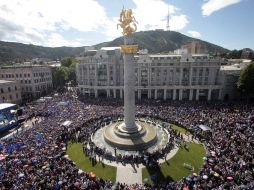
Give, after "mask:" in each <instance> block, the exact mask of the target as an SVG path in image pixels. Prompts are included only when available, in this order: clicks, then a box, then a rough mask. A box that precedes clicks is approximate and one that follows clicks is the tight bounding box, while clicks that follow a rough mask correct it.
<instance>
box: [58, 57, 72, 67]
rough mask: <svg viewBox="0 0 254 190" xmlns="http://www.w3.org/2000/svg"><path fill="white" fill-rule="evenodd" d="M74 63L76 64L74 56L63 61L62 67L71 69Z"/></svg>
mask: <svg viewBox="0 0 254 190" xmlns="http://www.w3.org/2000/svg"><path fill="white" fill-rule="evenodd" d="M72 63H76V58H75V57H74V56H71V57H65V58H63V59H62V60H61V65H62V66H64V67H70V66H71V64H72Z"/></svg>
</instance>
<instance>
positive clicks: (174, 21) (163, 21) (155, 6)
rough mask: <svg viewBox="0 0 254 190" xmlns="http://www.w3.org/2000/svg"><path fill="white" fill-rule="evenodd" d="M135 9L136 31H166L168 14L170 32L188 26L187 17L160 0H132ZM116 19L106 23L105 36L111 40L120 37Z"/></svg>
mask: <svg viewBox="0 0 254 190" xmlns="http://www.w3.org/2000/svg"><path fill="white" fill-rule="evenodd" d="M133 2H134V4H135V7H134V8H133V15H134V17H135V18H136V20H137V22H138V25H137V28H138V29H137V30H138V31H144V30H154V29H166V25H167V16H168V12H169V15H170V20H169V25H170V30H181V29H183V28H185V27H186V25H187V24H188V19H187V16H186V15H184V14H180V13H179V11H180V10H179V9H178V8H177V7H175V6H174V5H171V4H166V3H165V2H164V1H162V0H133ZM118 19H119V18H118V17H114V18H112V19H110V20H108V22H107V26H106V31H105V34H106V35H107V36H108V37H109V38H108V39H109V40H111V39H113V38H115V37H118V36H121V30H120V29H119V30H117V28H116V25H117V23H118Z"/></svg>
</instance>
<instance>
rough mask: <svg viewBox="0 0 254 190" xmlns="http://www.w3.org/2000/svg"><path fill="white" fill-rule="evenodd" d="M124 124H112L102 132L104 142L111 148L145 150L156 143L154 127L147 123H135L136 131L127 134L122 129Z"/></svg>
mask: <svg viewBox="0 0 254 190" xmlns="http://www.w3.org/2000/svg"><path fill="white" fill-rule="evenodd" d="M122 125H124V123H120V122H118V123H114V124H111V125H109V126H107V127H106V128H105V130H104V134H103V135H104V140H105V141H106V142H107V143H108V144H109V145H111V146H113V147H117V148H118V149H121V150H132V151H138V150H145V149H147V148H149V147H150V146H152V145H153V144H154V143H156V142H157V133H156V130H155V129H154V127H153V126H152V125H150V124H147V123H142V124H139V123H136V126H137V128H138V131H136V132H133V133H131V132H129V131H124V130H123V129H122Z"/></svg>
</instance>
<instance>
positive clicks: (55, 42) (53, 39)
mask: <svg viewBox="0 0 254 190" xmlns="http://www.w3.org/2000/svg"><path fill="white" fill-rule="evenodd" d="M46 45H47V46H50V47H60V46H72V47H77V46H82V44H81V43H80V42H79V41H74V40H66V39H64V38H63V36H62V35H60V34H58V33H52V34H51V35H50V36H49V38H48V41H47V43H46Z"/></svg>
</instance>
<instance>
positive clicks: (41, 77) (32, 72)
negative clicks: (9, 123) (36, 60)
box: [0, 65, 52, 99]
mask: <svg viewBox="0 0 254 190" xmlns="http://www.w3.org/2000/svg"><path fill="white" fill-rule="evenodd" d="M0 78H1V79H3V80H9V81H18V82H19V83H20V87H21V94H22V97H23V99H28V98H36V97H39V96H41V95H43V94H46V93H47V92H49V91H51V90H52V72H51V69H50V67H47V66H37V65H20V66H5V67H1V69H0Z"/></svg>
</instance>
